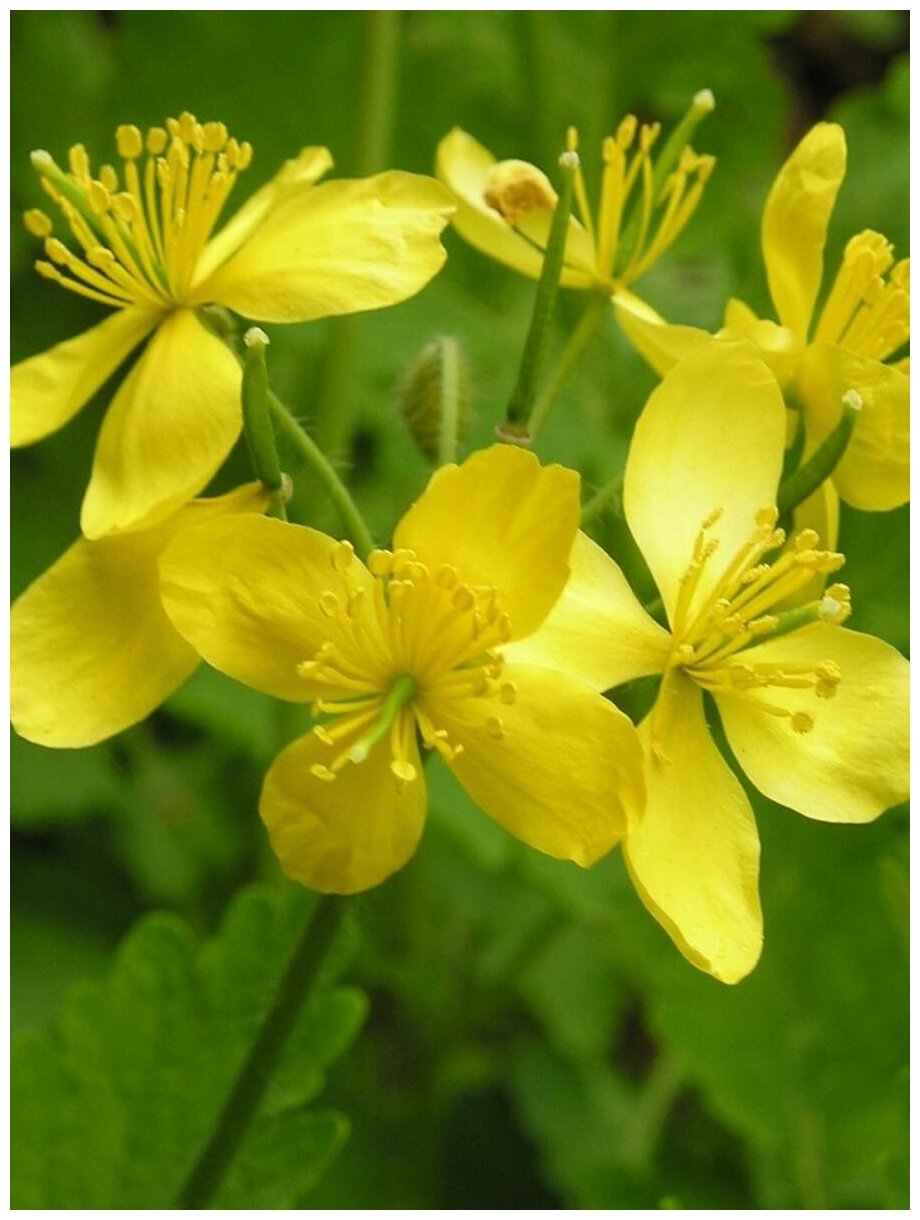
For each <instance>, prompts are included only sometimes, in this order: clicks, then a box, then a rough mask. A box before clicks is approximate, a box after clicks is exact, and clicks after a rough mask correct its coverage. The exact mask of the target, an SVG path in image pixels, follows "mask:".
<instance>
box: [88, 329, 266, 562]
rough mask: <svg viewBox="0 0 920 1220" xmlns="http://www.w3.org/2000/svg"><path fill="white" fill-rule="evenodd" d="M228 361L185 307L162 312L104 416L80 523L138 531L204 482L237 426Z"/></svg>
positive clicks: (233, 373)
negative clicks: (160, 319)
mask: <svg viewBox="0 0 920 1220" xmlns="http://www.w3.org/2000/svg"><path fill="white" fill-rule="evenodd" d="M241 382H242V376H241V373H240V366H239V364H238V362H237V360H236V358H235V357H234V356H233V355H232V353H231V352H230V349H229V348H228V347H226V346H225V345H224V344H223V343H221V341H220V340H219V339H217V338H215V336H214V335H212V334H211V333H210V331H208V330H206V329H205V328H204V327H203V326H202V324H201V323H200V322H199V321H198V319H197V318H196V317H195V315H194V314H193V313H191V312H190V311H189V310H185V309H181V310H178V311H177V312H175V313H173V314H170V315H169V316H167V317H166V318H165V319H164V320H163V322H162V323H161V324H160V326H159V327H158V328H157V332H156V334H155V335H154V336H153V338H152V339H151V341H150V343H149V344H148V346H147V349H146V350H145V352H144V354H143V355H142V356H141V358H140V360H138V362H137V364H136V365H135V366H134V368H133V369H132V370H131V372H130V373H129V374H128V376H127V377H126V378H125V380H124V382H123V383H122V385H121V388H120V389H119V391H118V393H117V394H116V395H115V399H114V401H113V403H112V405H111V406H110V407H109V410H108V412H107V414H106V417H105V420H104V422H103V425H102V429H101V431H100V433H99V440H98V442H97V444H96V455H95V458H94V461H93V473H92V477H91V478H90V483H89V487H88V488H87V489H86V496H85V498H84V500H83V511H82V514H81V518H80V524H81V527H82V529H83V533H84V534H85V535H86V537H87V538H100V537H102V536H104V535H105V534H110V533H115V532H118V531H120V530H130V529H139V528H145V527H147V526H150V525H153V524H155V523H156V522H157V521H159V520H162V519H163V518H164V517H166V516H168V515H169V514H170V513H171V512H174V511H175V510H176V509H177V508H178V507H179V506H180V505H182V504H184V503H186V502H187V501H188V500H190V499H191V498H192V496H194V495H195V494H196V493H197V492H199V491H201V489H202V488H203V487H204V486H205V484H206V483H207V482H208V481H209V480H210V479H211V477H212V476H213V474H214V472H215V471H216V470H217V468H218V467H219V466H220V464H221V462H223V460H224V458H225V457H226V456H227V454H228V453H229V452H230V449H231V448H232V447H233V443H234V441H235V440H236V438H237V437H238V436H239V433H240V428H241V426H242V414H241V408H240V386H241Z"/></svg>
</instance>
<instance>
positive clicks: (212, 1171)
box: [175, 894, 348, 1210]
mask: <svg viewBox="0 0 920 1220" xmlns="http://www.w3.org/2000/svg"><path fill="white" fill-rule="evenodd" d="M347 905H348V904H347V899H345V898H343V897H340V896H338V895H336V894H326V895H323V896H322V897H320V898H319V899H318V900H317V903H316V906H315V907H314V908H313V910H312V912H311V915H310V918H309V920H308V922H307V926H306V928H305V929H304V932H303V935H302V936H301V939H300V943H299V944H298V945H297V947H296V948H295V950H294V953H293V955H292V956H291V959H290V961H289V963H288V966H287V969H286V970H285V972H284V974H283V976H282V978H281V982H280V983H279V984H278V990H277V992H276V994H275V1000H274V1003H273V1004H272V1006H271V1008H270V1009H269V1011H268V1013H267V1015H266V1017H265V1020H264V1021H263V1023H262V1028H261V1029H260V1030H259V1033H258V1035H257V1036H256V1040H255V1042H254V1043H253V1044H252V1048H251V1050H250V1052H249V1055H248V1056H247V1058H246V1062H245V1063H244V1064H243V1067H242V1069H241V1071H240V1074H239V1076H237V1078H236V1083H235V1085H234V1086H233V1090H232V1092H231V1093H230V1096H229V1097H228V1098H227V1101H226V1104H225V1105H224V1108H223V1111H222V1112H221V1115H220V1117H219V1118H218V1120H217V1125H216V1127H215V1128H214V1133H213V1135H212V1136H211V1139H210V1140H209V1142H208V1144H207V1145H206V1146H205V1148H204V1151H203V1152H202V1154H201V1156H200V1157H199V1158H198V1161H197V1163H196V1165H195V1167H194V1168H193V1169H192V1172H191V1173H190V1174H189V1177H188V1179H187V1181H186V1183H185V1185H184V1186H183V1188H182V1190H181V1191H180V1192H179V1195H178V1197H177V1199H176V1204H175V1208H176V1210H181V1209H185V1208H195V1209H200V1208H205V1207H207V1206H208V1204H209V1203H210V1201H211V1199H213V1197H214V1194H215V1192H216V1191H217V1190H218V1188H219V1187H220V1184H221V1182H222V1180H223V1177H224V1174H225V1173H226V1172H227V1169H228V1168H229V1166H230V1162H231V1161H232V1160H233V1157H234V1155H235V1153H236V1151H237V1149H238V1148H239V1146H240V1144H241V1143H242V1141H243V1137H244V1136H245V1134H246V1132H247V1130H248V1129H249V1125H250V1123H251V1122H252V1119H253V1118H254V1116H255V1113H256V1111H257V1109H258V1107H259V1103H260V1102H261V1100H262V1097H263V1096H264V1094H265V1090H266V1088H267V1087H268V1084H269V1081H270V1080H271V1076H272V1073H273V1071H274V1070H275V1067H276V1066H277V1063H278V1060H279V1058H280V1057H281V1052H282V1051H283V1050H284V1046H285V1042H286V1040H287V1038H288V1035H289V1034H290V1033H291V1031H292V1029H293V1028H294V1025H295V1024H296V1022H297V1019H298V1017H299V1016H300V1013H301V1011H302V1009H303V1005H304V1001H305V1000H306V999H307V997H308V996H309V994H310V991H311V989H312V988H313V985H314V984H315V982H316V979H317V976H318V974H319V972H320V970H321V968H322V965H323V962H324V961H325V958H326V954H327V952H328V950H329V947H330V945H331V944H332V941H333V938H334V937H335V934H336V932H337V931H338V929H339V926H340V924H341V922H342V916H343V915H344V914H345V911H346V909H347Z"/></svg>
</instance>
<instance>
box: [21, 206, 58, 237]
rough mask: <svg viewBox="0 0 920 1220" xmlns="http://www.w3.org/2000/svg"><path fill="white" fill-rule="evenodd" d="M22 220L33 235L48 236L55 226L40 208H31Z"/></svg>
mask: <svg viewBox="0 0 920 1220" xmlns="http://www.w3.org/2000/svg"><path fill="white" fill-rule="evenodd" d="M22 222H23V224H24V225H25V226H26V228H27V229H28V231H29V232H30V233H31V234H32V236H33V237H48V236H50V234H51V230H52V228H53V227H54V226H53V225H52V223H51V219H50V217H48V216H46V215H45V213H44V212H43V211H42V210H41V209H40V208H29V210H28V212H25V213H24V214H23V217H22Z"/></svg>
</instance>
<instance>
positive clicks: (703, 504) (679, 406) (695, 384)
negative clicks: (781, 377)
mask: <svg viewBox="0 0 920 1220" xmlns="http://www.w3.org/2000/svg"><path fill="white" fill-rule="evenodd" d="M785 436H786V411H785V407H784V405H783V398H782V394H781V393H780V390H779V387H778V385H777V383H776V378H775V377H774V376H773V374H772V373H771V372H770V370H769V369H768V368H767V366H766V365H765V364H764V363H763V361H762V360H760V359H759V358H758V357H757V356H756V354H755V353H754V351H753V349H752V348H750V347H749V346H748V345H746V344H730V343H722V342H718V343H709V344H707V346H706V347H705V348H702V349H701V350H700V351H698V352H694V353H692V354H691V355H689V356H687V357H686V358H685V359H684V360H682V361H681V362H680V364H678V365H675V367H674V368H673V369H672V370H671V372H670V373H668V375H667V376H666V377H665V378H664V380H663V381H662V383H661V385H660V386H659V387H658V388H657V389H656V390H655V391H654V392H653V393H652V395H651V397H650V398H649V400H648V402H647V403H646V405H645V408H644V410H643V411H642V414H641V415H640V416H639V420H638V422H637V424H636V428H635V431H634V433H633V439H632V444H631V446H630V450H629V456H628V458H627V461H626V473H625V476H624V483H623V505H624V509H625V512H626V520H627V521H628V523H629V528H630V530H631V531H632V533H633V536H634V537H635V539H636V542H637V543H638V544H639V547H640V549H641V551H642V553H643V555H644V556H645V559H646V562H647V563H648V566H649V568H650V570H651V572H652V575H653V576H654V577H655V580H656V582H657V584H658V588H659V590H660V591H661V595H662V598H663V600H664V604H665V607H666V609H667V611H668V615H669V617H670V615H671V613H672V611H673V609H674V604H675V601H676V598H677V592H678V588H679V584H680V581H681V578H682V577H683V576H684V573H685V572H686V571H687V566H688V564H689V563H690V558H691V555H692V553H693V547H694V542H695V540H696V538H697V534H698V532H699V529H700V526H701V525H702V523H703V520H704V519H705V518H707V517H709V516H710V514H711V513H712V512H713V510H715V509H721V510H723V511H722V515H721V516H720V517H719V519H718V520H717V521H716V522H715V523H714V524H713V526H712V528H711V529H710V530H709V531H707V538H711V539H713V540H717V541H718V544H719V545H718V550H717V551H716V552H715V554H714V555H713V556H712V557H711V558H710V559H709V560H708V562H707V563H706V565H705V567H704V569H703V571H702V574H701V576H700V578H699V582H698V586H697V593H696V597H695V598H694V600H693V603H692V604H698V603H700V602H701V601H702V600H703V598H704V597H706V596H707V595H708V594H709V592H710V591H711V590H712V589H713V587H714V586H715V584H716V583H717V581H718V579H719V577H720V575H721V573H722V572H723V571H724V570H725V569H726V567H727V565H728V564H729V563H730V562H731V560H732V558H733V556H734V555H735V553H736V552H737V551H738V549H739V548H740V547H741V546H742V545H743V544H744V543H746V542H747V540H748V539H749V538H750V536H751V534H752V532H753V529H754V516H755V513H756V512H757V511H758V510H759V509H761V508H765V507H767V506H769V505H771V504H773V503H774V501H775V499H776V486H777V482H778V480H779V476H780V471H781V468H782V461H783V447H784V443H785Z"/></svg>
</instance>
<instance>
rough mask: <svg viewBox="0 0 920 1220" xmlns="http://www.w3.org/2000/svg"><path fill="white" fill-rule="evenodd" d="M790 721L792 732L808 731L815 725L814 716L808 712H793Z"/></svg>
mask: <svg viewBox="0 0 920 1220" xmlns="http://www.w3.org/2000/svg"><path fill="white" fill-rule="evenodd" d="M790 723H791V725H792V731H793V732H794V733H810V732H811V730H812V729H813V728H814V727H815V718H814V716H809V714H808V712H793V714H792V716H791V717H790Z"/></svg>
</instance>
